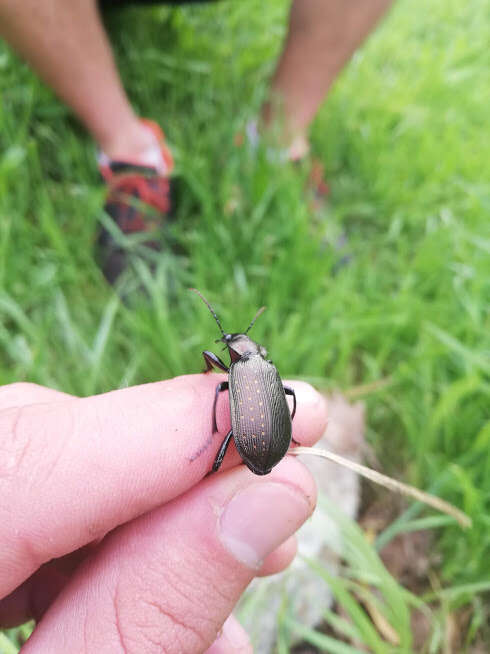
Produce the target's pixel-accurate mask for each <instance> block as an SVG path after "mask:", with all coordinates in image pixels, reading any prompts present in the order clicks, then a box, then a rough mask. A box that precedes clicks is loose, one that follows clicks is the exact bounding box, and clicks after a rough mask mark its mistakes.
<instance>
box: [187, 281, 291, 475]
mask: <svg viewBox="0 0 490 654" xmlns="http://www.w3.org/2000/svg"><path fill="white" fill-rule="evenodd" d="M191 290H192V291H194V292H195V293H197V294H198V295H199V297H200V298H201V299H202V301H203V302H204V303H205V304H206V306H207V307H208V309H209V311H210V312H211V315H212V316H213V318H214V319H215V320H216V323H217V325H218V327H219V329H220V331H221V335H222V336H221V338H218V339H217V340H216V341H215V342H216V343H224V344H225V349H226V348H228V353H229V355H230V365H229V366H227V365H226V364H225V363H224V362H223V361H222V360H221V359H220V358H219V357H218V356H217V355H216V354H213V352H210V351H209V350H205V351H204V352H203V353H202V354H203V357H204V361H205V363H206V369H205V370H204V372H205V373H207V372H209V371H210V370H212V369H213V368H218V369H219V370H223V371H224V372H227V373H228V381H224V382H221V383H219V384H218V385H217V386H216V392H215V396H214V403H213V416H212V420H213V423H212V429H213V434H214V433H216V432H217V431H218V427H217V424H216V404H217V402H218V397H219V394H220V393H221V392H222V391H226V390H227V391H228V396H229V402H230V414H231V429H230V431H229V432H228V433H227V434H226V436H225V438H224V440H223V442H222V444H221V447H220V448H219V450H218V454H217V455H216V458H215V460H214V463H213V467H212V472H216V471H217V470H218V469H219V467H220V466H221V464H222V463H223V459H224V457H225V454H226V450H227V449H228V445H229V444H230V442H231V439H232V438H233V440H234V441H235V445H236V448H237V450H238V453H239V454H240V456H241V458H242V459H243V461H244V463H245V464H246V465H247V467H248V468H249V469H250V470H251V471H252V472H254V473H255V474H256V475H267V474H268V473H269V472H270V471H271V470H272V468H273V467H274V466H275V465H276V464H277V463H279V461H280V460H281V459H282V458H283V457H284V456H285V454H286V452H287V451H288V449H289V446H290V445H291V441H293V442H294V443H296V444H298V443H297V441H295V440H294V439H293V438H292V420H293V418H294V414H295V413H296V395H295V393H294V390H293V389H292V388H290V387H289V386H284V385H283V383H282V381H281V378H280V376H279V373H278V372H277V369H276V367H275V366H274V364H273V363H272V361H270V360H269V359H267V358H266V357H267V350H266V349H265V347H263V346H262V345H259V344H258V343H256V342H255V341H252V340H251V339H250V338H249V337H248V336H247V334H248V332H249V331H250V329H251V328H252V326H253V325H254V323H255V321H256V320H257V318H258V317H259V316H260V315H261V314H262V313H263V312H264V311H265V307H261V308H260V309H259V310H258V311H257V313H256V314H255V316H254V318H253V320H252V322H251V323H250V325H249V326H248V327H247V329H246V330H245V331H244V332H243V333H234V334H228V333H225V331H224V329H223V327H222V326H221V322H220V320H219V318H218V316H217V315H216V312H215V311H214V309H213V308H212V306H211V305H210V304H209V302H208V301H207V300H206V298H205V297H204V296H203V295H202V293H200V291H198V290H197V289H195V288H193V289H191ZM286 395H291V396H292V398H293V411H292V413H291V414H290V413H289V406H288V403H287V400H286Z"/></svg>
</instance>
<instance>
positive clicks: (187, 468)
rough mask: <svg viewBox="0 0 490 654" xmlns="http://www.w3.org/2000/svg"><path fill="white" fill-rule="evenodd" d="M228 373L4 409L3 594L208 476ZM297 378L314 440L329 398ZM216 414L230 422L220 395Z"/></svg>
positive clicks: (297, 424)
mask: <svg viewBox="0 0 490 654" xmlns="http://www.w3.org/2000/svg"><path fill="white" fill-rule="evenodd" d="M222 379H224V376H222V375H202V374H200V375H188V376H183V377H177V378H175V379H171V380H168V381H164V382H158V383H154V384H146V385H143V386H136V387H133V388H127V389H123V390H119V391H113V392H111V393H106V394H104V395H99V396H95V397H90V398H84V399H76V398H75V399H65V400H64V401H63V402H59V401H58V402H53V403H49V402H48V403H44V404H36V405H31V406H17V407H15V408H12V409H9V410H5V411H2V412H1V413H0V449H1V450H2V457H1V459H0V543H1V544H2V547H1V554H0V597H4V596H5V595H7V594H8V593H9V592H10V591H11V590H13V589H14V588H15V587H16V586H17V585H18V584H20V583H21V582H22V581H23V580H24V579H26V578H27V577H29V576H30V575H31V574H32V573H33V572H34V571H35V570H36V569H37V568H38V567H39V566H40V565H41V564H42V563H44V562H46V561H48V560H50V559H52V558H55V557H59V556H62V555H64V554H67V553H68V552H71V551H73V550H75V549H77V548H79V547H81V546H82V545H85V544H86V543H88V542H90V541H93V540H94V539H97V538H101V537H102V536H104V535H105V534H106V533H107V532H108V531H110V530H112V529H114V528H115V527H116V526H118V525H120V524H122V523H124V522H127V521H128V520H131V519H132V518H135V517H136V516H138V515H141V514H142V513H145V512H147V511H149V510H151V509H153V508H155V507H156V506H158V505H160V504H163V503H165V502H167V501H168V500H170V499H172V498H174V497H176V496H177V495H180V494H181V493H183V492H184V491H185V490H187V489H188V488H190V487H191V486H193V485H194V484H196V483H197V482H198V481H199V480H200V479H202V477H203V476H204V475H205V474H206V473H207V472H208V471H209V470H210V468H211V465H212V462H213V460H214V457H215V455H216V451H217V448H218V447H219V445H220V444H221V441H222V439H223V434H222V433H220V434H215V435H214V437H212V424H211V411H212V404H213V399H214V390H215V387H216V384H217V383H218V382H219V381H221V380H222ZM294 386H295V390H296V393H297V396H298V410H297V414H296V416H295V419H294V422H293V425H294V429H293V432H294V437H295V439H296V440H298V441H300V442H301V443H302V444H305V445H309V444H312V443H313V442H314V441H315V440H317V439H318V438H319V437H320V436H321V434H322V432H323V430H324V427H325V423H326V414H325V405H324V403H323V400H322V398H321V396H320V395H319V394H318V393H317V392H316V391H314V389H313V388H312V387H311V386H309V385H308V384H304V383H301V382H298V383H297V384H295V385H294ZM217 417H218V425H219V426H220V430H221V431H224V430H228V429H229V421H230V418H229V408H228V406H227V403H226V402H224V401H221V402H220V403H219V404H218V416H217ZM225 433H226V431H225ZM211 437H212V438H211ZM206 443H210V446H209V447H207V448H205V447H204V446H205V445H206ZM199 452H201V454H200V455H199V456H196V454H198V453H199ZM235 456H236V457H237V455H236V453H235ZM230 458H231V460H232V461H235V462H238V461H239V459H238V458H236V459H233V455H232V456H231V457H230ZM250 474H252V473H250Z"/></svg>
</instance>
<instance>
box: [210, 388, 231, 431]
mask: <svg viewBox="0 0 490 654" xmlns="http://www.w3.org/2000/svg"><path fill="white" fill-rule="evenodd" d="M227 390H228V382H227V381H226V382H221V384H218V385H217V386H216V393H215V394H214V403H213V434H215V433H216V432H217V431H218V425H217V424H216V403H217V402H218V395H219V394H220V393H221V391H227Z"/></svg>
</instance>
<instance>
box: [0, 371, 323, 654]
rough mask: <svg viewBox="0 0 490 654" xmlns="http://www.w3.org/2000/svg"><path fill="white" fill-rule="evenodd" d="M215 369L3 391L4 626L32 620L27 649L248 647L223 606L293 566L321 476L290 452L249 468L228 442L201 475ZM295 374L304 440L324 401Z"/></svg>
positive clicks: (312, 434) (88, 652)
mask: <svg viewBox="0 0 490 654" xmlns="http://www.w3.org/2000/svg"><path fill="white" fill-rule="evenodd" d="M222 379H224V377H223V376H222V375H214V374H213V375H189V376H184V377H177V378H175V379H171V380H168V381H164V382H159V383H154V384H147V385H144V386H137V387H133V388H127V389H124V390H119V391H114V392H111V393H106V394H104V395H99V396H95V397H89V398H84V399H79V398H75V397H73V396H70V395H66V394H64V393H60V392H58V391H54V390H50V389H47V388H43V387H40V386H36V385H33V384H13V385H10V386H4V387H3V388H0V598H3V599H0V626H12V625H14V624H18V623H20V622H23V621H25V620H27V619H29V618H31V617H33V618H35V619H36V620H40V622H39V623H38V625H37V627H36V629H35V630H34V633H33V635H32V636H31V638H30V639H29V641H28V642H27V644H26V645H24V647H23V650H22V651H23V652H25V653H26V654H33V653H39V652H42V653H43V654H46V653H47V652H49V653H50V654H57V653H58V652H60V653H61V652H62V653H63V654H66V652H70V654H95V653H97V654H104V653H110V654H115V653H116V652H126V653H132V652H137V653H138V654H146V653H152V652H163V651H164V652H169V653H170V652H179V653H181V652H184V653H185V654H193V653H197V652H204V651H208V652H213V654H219V653H225V652H226V653H227V654H232V653H233V652H249V651H251V647H250V645H249V643H248V639H247V636H246V634H245V633H244V631H243V629H242V628H241V626H240V625H239V624H238V622H237V621H236V620H235V619H234V618H233V616H231V615H230V614H231V611H232V609H233V607H234V605H235V603H236V602H237V600H238V599H239V597H240V595H241V593H242V592H243V590H244V589H245V587H246V586H247V584H248V583H249V582H250V581H251V579H252V578H253V577H254V576H256V575H265V574H272V573H275V572H278V571H279V570H282V569H283V568H284V567H286V566H287V565H288V564H289V563H290V561H291V560H292V558H293V557H294V554H295V547H296V546H295V541H294V537H293V536H292V535H293V533H294V532H295V531H296V529H298V527H299V526H300V525H301V524H302V523H303V522H304V521H305V520H306V518H307V517H308V516H309V515H310V513H311V512H312V510H313V508H314V505H315V487H314V483H313V481H312V479H311V477H310V475H309V473H308V472H307V470H306V468H304V467H303V465H302V464H301V463H299V462H298V461H297V460H294V457H286V458H285V459H284V460H283V461H281V463H280V464H279V465H277V466H276V467H275V468H274V469H273V471H272V472H271V473H270V474H269V475H267V476H266V477H257V476H255V475H253V474H252V473H251V472H250V471H249V470H248V469H247V468H246V467H245V466H243V465H237V464H238V463H240V458H239V456H238V453H237V452H236V450H235V448H234V446H232V447H230V452H229V453H228V454H227V456H226V458H225V461H224V463H223V466H222V468H223V472H222V473H221V472H220V473H219V474H215V475H211V476H210V477H208V478H206V479H203V477H204V475H205V474H206V473H207V472H208V471H209V470H210V469H211V465H212V463H213V460H214V457H215V455H216V451H217V449H218V447H219V444H220V442H221V441H220V438H221V439H222V435H224V433H226V431H227V430H228V429H229V422H230V419H229V408H228V405H227V402H223V401H220V402H219V405H218V425H219V426H220V435H215V436H214V438H213V440H212V443H211V444H210V446H209V447H207V449H205V451H204V452H202V454H201V455H200V456H198V457H197V458H193V455H194V454H195V453H196V452H198V451H199V450H200V449H201V448H202V447H203V445H204V444H205V443H206V442H208V441H209V437H210V435H211V410H212V402H213V398H214V389H215V386H216V384H217V382H218V381H221V380H222ZM293 385H294V388H295V390H296V394H297V397H298V411H297V414H296V416H295V419H294V422H293V432H294V437H295V438H296V439H297V440H298V441H300V442H301V443H302V444H304V445H311V444H313V443H314V442H315V440H317V439H318V438H319V437H320V436H321V434H322V432H323V430H324V427H325V422H326V415H325V405H324V403H323V401H322V398H321V397H320V396H319V395H318V394H317V393H316V392H315V391H314V390H313V389H312V388H311V387H310V386H308V385H307V384H304V383H300V382H298V383H295V384H293ZM192 459H193V460H192ZM41 618H42V619H41ZM208 648H210V649H209V650H208Z"/></svg>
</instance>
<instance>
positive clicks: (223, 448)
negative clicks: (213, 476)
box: [213, 429, 233, 472]
mask: <svg viewBox="0 0 490 654" xmlns="http://www.w3.org/2000/svg"><path fill="white" fill-rule="evenodd" d="M232 438H233V432H232V430H231V429H230V431H229V432H228V433H227V434H226V436H225V440H224V441H223V442H222V443H221V447H220V448H219V451H218V454H217V455H216V459H215V460H214V463H213V472H216V471H217V470H218V468H219V467H220V465H221V464H222V463H223V459H224V458H225V454H226V450H227V449H228V445H229V444H230V441H231V439H232Z"/></svg>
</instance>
